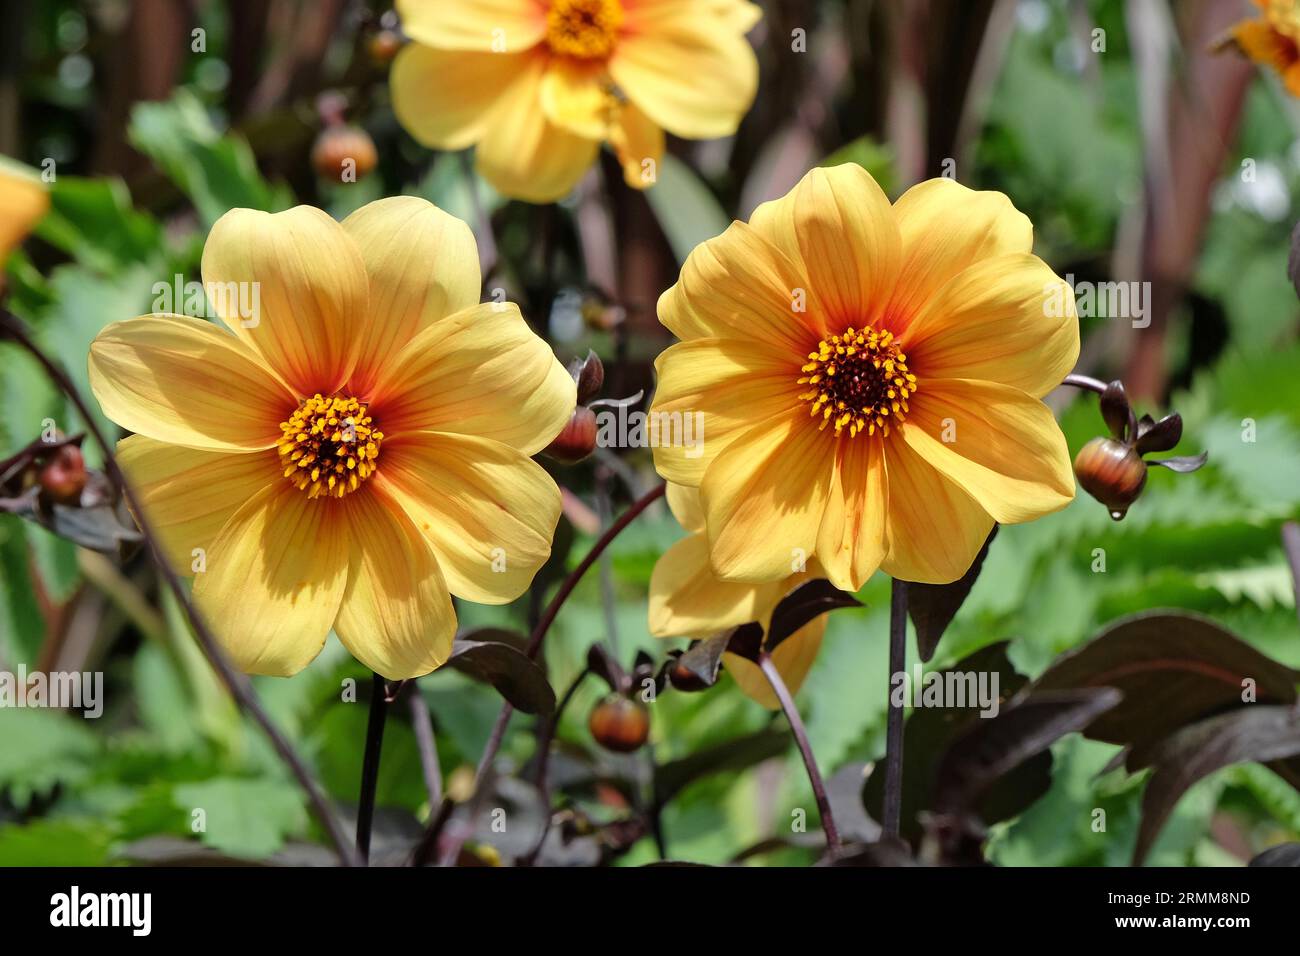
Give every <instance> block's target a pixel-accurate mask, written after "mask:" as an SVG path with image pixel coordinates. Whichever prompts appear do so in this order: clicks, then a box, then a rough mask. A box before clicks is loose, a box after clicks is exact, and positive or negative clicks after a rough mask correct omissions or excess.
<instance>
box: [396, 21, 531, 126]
mask: <svg viewBox="0 0 1300 956" xmlns="http://www.w3.org/2000/svg"><path fill="white" fill-rule="evenodd" d="M535 59H536V56H535V55H534V54H532V53H490V52H489V53H485V52H481V51H476V50H448V49H435V48H434V47H429V46H424V45H423V44H420V43H410V44H407V45H406V46H405V47H403V48H402V50H401V52H400V53H398V54H397V59H396V60H394V61H393V66H392V71H391V73H390V76H389V86H390V88H391V90H392V97H393V112H394V113H396V114H397V119H398V121H399V122H400V123H401V124H402V127H403V128H404V129H406V131H407V132H409V133H410V134H411V135H412V136H413V137H415V139H416V140H418V141H419V142H420V143H421V144H423V145H425V146H428V147H429V148H431V149H446V150H456V149H465V148H466V147H468V146H472V145H474V144H475V143H477V142H478V141H479V140H480V139H482V138H483V135H484V134H485V133H486V132H487V130H488V129H490V128H491V125H492V123H493V121H494V120H495V118H496V108H497V106H498V104H500V103H502V102H508V101H509V98H510V94H511V93H512V91H513V88H514V87H515V86H516V85H518V84H524V85H525V86H526V87H527V88H528V89H529V90H533V89H535V84H536V82H537V76H536V74H535V72H533V71H531V70H530V65H531V64H532V63H533V62H534V60H535ZM520 92H521V93H522V92H523V91H520Z"/></svg>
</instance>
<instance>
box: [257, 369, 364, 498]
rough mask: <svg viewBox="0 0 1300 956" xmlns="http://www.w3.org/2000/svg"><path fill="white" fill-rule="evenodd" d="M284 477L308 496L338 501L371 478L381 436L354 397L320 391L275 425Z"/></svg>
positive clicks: (362, 406)
mask: <svg viewBox="0 0 1300 956" xmlns="http://www.w3.org/2000/svg"><path fill="white" fill-rule="evenodd" d="M280 431H282V432H284V437H283V438H281V439H280V441H279V442H278V443H277V446H278V448H279V451H280V464H281V465H283V466H284V477H286V478H288V479H289V480H290V481H292V482H293V483H294V485H295V486H296V487H297V488H298V489H299V490H300V491H305V492H307V497H309V498H317V497H320V496H321V495H327V496H329V497H333V498H342V497H343V496H344V495H346V494H347V493H348V492H350V491H356V490H357V488H358V487H360V485H361V483H362V482H363V481H365V480H366V479H367V478H369V477H370V476H371V474H373V473H374V470H375V468H376V467H377V465H376V462H377V460H378V458H379V446H380V444H381V443H382V442H383V440H384V433H383V432H381V431H378V430H377V429H376V428H375V427H374V424H373V422H372V421H371V419H370V415H369V414H368V413H367V411H366V406H365V405H363V404H362V403H361V402H359V401H357V400H356V399H355V398H348V397H344V396H340V395H334V396H332V397H329V398H325V397H324V396H322V395H321V394H320V393H319V392H317V393H316V394H315V395H313V396H312V397H311V398H309V399H307V400H306V401H305V402H303V403H302V404H301V405H300V406H299V407H298V410H297V411H296V412H294V413H293V414H292V415H290V416H289V420H288V421H286V422H281V423H280Z"/></svg>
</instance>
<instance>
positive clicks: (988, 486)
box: [902, 379, 1074, 524]
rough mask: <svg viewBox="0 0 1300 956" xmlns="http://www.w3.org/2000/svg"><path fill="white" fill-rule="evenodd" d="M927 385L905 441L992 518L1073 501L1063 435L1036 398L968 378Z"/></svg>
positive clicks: (1045, 510) (1011, 518)
mask: <svg viewBox="0 0 1300 956" xmlns="http://www.w3.org/2000/svg"><path fill="white" fill-rule="evenodd" d="M922 389H923V391H922V392H921V393H918V395H917V397H916V399H915V400H914V401H913V402H912V410H911V412H910V414H909V415H908V417H907V421H906V422H904V423H903V426H902V437H903V439H904V440H905V441H906V442H907V444H908V446H909V447H911V449H912V450H913V451H915V452H916V453H917V454H918V455H920V456H921V457H922V458H924V459H925V460H926V461H927V462H929V463H930V465H932V466H933V467H934V468H936V469H937V470H938V471H940V472H941V473H943V474H944V475H945V476H946V477H948V478H950V479H951V480H952V481H953V482H955V483H956V484H957V485H959V486H961V488H962V489H964V490H965V491H966V492H968V493H969V494H970V495H971V497H973V498H974V499H975V500H976V501H977V502H979V504H980V506H981V507H982V508H984V510H985V511H987V512H988V513H989V514H990V515H991V516H992V517H993V519H994V520H996V521H999V522H1001V523H1003V524H1015V523H1017V522H1021V521H1030V520H1032V519H1034V518H1039V517H1042V516H1043V515H1045V514H1050V513H1052V512H1053V511H1059V510H1060V509H1061V508H1064V507H1065V506H1066V505H1068V504H1069V503H1070V501H1071V500H1073V498H1074V473H1073V472H1072V471H1071V467H1070V455H1069V450H1068V449H1067V448H1066V444H1065V436H1064V435H1062V434H1061V429H1060V427H1059V426H1058V425H1057V423H1056V419H1054V418H1053V417H1052V413H1051V411H1050V410H1049V409H1048V408H1047V406H1046V405H1044V404H1043V403H1042V402H1041V401H1039V400H1038V399H1037V398H1033V397H1031V396H1029V395H1027V394H1025V393H1024V392H1022V391H1020V390H1019V389H1015V388H1011V387H1009V386H1006V385H998V384H995V383H993V382H981V381H974V380H970V379H927V380H926V381H925V383H924V384H923V386H922ZM945 437H947V438H950V439H951V441H944V440H943V439H944V438H945Z"/></svg>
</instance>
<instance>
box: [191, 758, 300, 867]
mask: <svg viewBox="0 0 1300 956" xmlns="http://www.w3.org/2000/svg"><path fill="white" fill-rule="evenodd" d="M173 794H174V800H175V802H176V805H177V806H178V807H179V808H180V809H181V810H183V811H185V813H187V814H189V819H190V821H191V828H192V829H193V827H194V826H195V825H196V823H195V821H197V820H202V822H203V824H204V829H202V830H199V831H198V832H197V833H196V836H198V838H199V839H200V840H201V841H202V842H203V843H204V844H206V845H207V846H210V847H215V848H216V849H218V850H221V851H222V852H225V853H229V854H230V855H231V856H247V857H263V856H267V855H269V854H271V853H274V852H275V851H276V850H278V849H279V848H280V847H281V845H283V843H284V841H285V839H286V838H288V837H290V836H296V835H299V834H301V833H302V832H303V831H304V830H305V829H306V826H307V810H306V808H305V807H304V806H303V802H302V801H303V798H302V794H301V793H299V792H298V791H297V790H296V789H295V787H294V786H293V784H292V783H290V782H288V781H281V780H265V779H245V778H240V777H216V778H213V779H211V780H205V781H203V782H201V783H188V784H181V785H179V786H177V787H176V788H175V790H174V791H173ZM198 810H202V811H203V814H202V816H201V817H200V816H199V815H197V814H196V813H195V811H198Z"/></svg>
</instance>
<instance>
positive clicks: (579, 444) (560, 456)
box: [546, 405, 596, 465]
mask: <svg viewBox="0 0 1300 956" xmlns="http://www.w3.org/2000/svg"><path fill="white" fill-rule="evenodd" d="M595 450H596V413H595V412H593V411H592V410H591V409H590V408H587V406H585V405H579V406H578V407H577V408H575V409H574V410H573V414H572V415H570V416H569V421H568V424H566V425H565V426H564V430H563V431H561V432H560V434H558V435H556V436H555V440H554V441H553V442H551V443H550V444H549V445H547V446H546V454H547V455H549V456H550V457H551V458H554V459H555V460H556V461H559V462H563V463H564V464H566V465H576V464H577V463H578V462H580V461H582V460H583V459H584V458H586V457H588V456H589V455H590V454H591V453H592V452H593V451H595Z"/></svg>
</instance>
